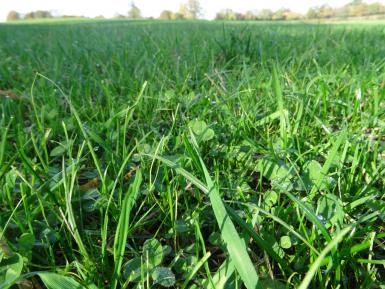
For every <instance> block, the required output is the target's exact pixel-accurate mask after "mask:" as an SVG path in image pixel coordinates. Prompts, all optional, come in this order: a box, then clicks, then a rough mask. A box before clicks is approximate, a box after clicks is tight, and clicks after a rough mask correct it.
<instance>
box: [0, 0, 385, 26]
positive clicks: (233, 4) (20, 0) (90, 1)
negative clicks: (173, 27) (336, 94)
mask: <svg viewBox="0 0 385 289" xmlns="http://www.w3.org/2000/svg"><path fill="white" fill-rule="evenodd" d="M184 1H185V0H136V1H135V0H134V2H135V5H136V6H138V7H139V8H140V10H141V11H142V15H143V16H145V17H148V16H153V17H158V16H159V14H160V12H161V11H163V10H171V11H177V10H178V8H179V5H180V3H182V2H184ZM349 2H351V0H347V1H346V0H200V3H201V6H202V8H203V14H204V15H203V18H206V19H213V18H214V17H215V14H216V12H218V11H219V10H221V9H225V8H231V9H233V10H234V11H237V12H245V11H247V10H260V9H264V8H268V9H272V10H277V9H280V8H289V9H291V10H293V11H295V12H301V13H305V12H306V11H307V10H308V9H309V8H310V7H313V6H319V5H322V4H329V5H331V6H334V7H338V6H342V5H345V4H347V3H349ZM365 2H367V3H372V2H382V3H384V4H385V0H376V1H370V0H368V1H365ZM130 3H131V0H107V1H106V0H104V1H102V0H0V21H5V19H6V16H7V14H8V12H9V11H11V10H16V11H18V12H21V13H27V12H29V11H34V10H49V11H52V12H53V13H55V14H58V15H63V14H67V15H84V16H88V17H94V16H98V15H103V16H105V17H112V16H114V15H116V14H126V13H127V11H128V9H129V5H130Z"/></svg>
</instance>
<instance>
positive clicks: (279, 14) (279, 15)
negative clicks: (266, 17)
mask: <svg viewBox="0 0 385 289" xmlns="http://www.w3.org/2000/svg"><path fill="white" fill-rule="evenodd" d="M287 12H290V10H288V9H286V8H281V9H279V10H277V11H275V12H274V13H273V18H272V19H273V20H285V19H286V13H287Z"/></svg>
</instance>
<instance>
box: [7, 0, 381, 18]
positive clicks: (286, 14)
mask: <svg viewBox="0 0 385 289" xmlns="http://www.w3.org/2000/svg"><path fill="white" fill-rule="evenodd" d="M373 15H385V5H383V4H381V3H371V4H368V3H365V2H363V1H362V0H353V1H352V2H350V3H349V4H347V5H345V6H342V7H331V6H329V5H326V4H325V5H322V6H318V7H312V8H310V9H309V10H308V11H307V13H306V14H301V13H297V12H293V11H291V10H290V9H286V8H282V9H279V10H276V11H272V10H270V9H263V10H259V11H257V10H250V11H247V12H245V13H240V12H236V11H234V10H232V9H224V10H221V11H219V12H218V13H217V14H216V16H215V19H216V20H300V19H328V18H348V17H366V16H373ZM201 16H202V7H201V5H200V2H199V0H187V2H185V3H182V4H181V5H180V7H179V9H178V11H176V12H174V11H171V10H164V11H162V12H161V13H160V15H159V17H158V19H161V20H184V19H199V18H200V17H201ZM44 18H54V16H53V15H52V13H51V12H49V11H42V10H38V11H32V12H29V13H26V14H21V13H19V12H17V11H11V12H9V13H8V16H7V21H15V20H20V19H27V20H28V19H44ZM60 18H83V16H71V15H64V16H60ZM95 18H103V16H97V17H95ZM115 18H128V19H142V18H143V17H142V13H141V11H140V9H139V7H137V6H136V5H135V4H134V3H133V2H132V3H131V5H130V7H129V10H128V12H127V14H125V15H123V14H117V15H116V16H115ZM148 19H153V17H150V18H148Z"/></svg>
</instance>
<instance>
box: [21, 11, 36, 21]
mask: <svg viewBox="0 0 385 289" xmlns="http://www.w3.org/2000/svg"><path fill="white" fill-rule="evenodd" d="M35 18H36V16H35V12H34V11H31V12H28V13H27V14H25V16H24V19H35Z"/></svg>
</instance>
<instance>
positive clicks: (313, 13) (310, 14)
mask: <svg viewBox="0 0 385 289" xmlns="http://www.w3.org/2000/svg"><path fill="white" fill-rule="evenodd" d="M306 17H307V18H309V19H316V18H319V9H318V8H317V7H311V8H310V9H309V10H308V11H307V13H306Z"/></svg>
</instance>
